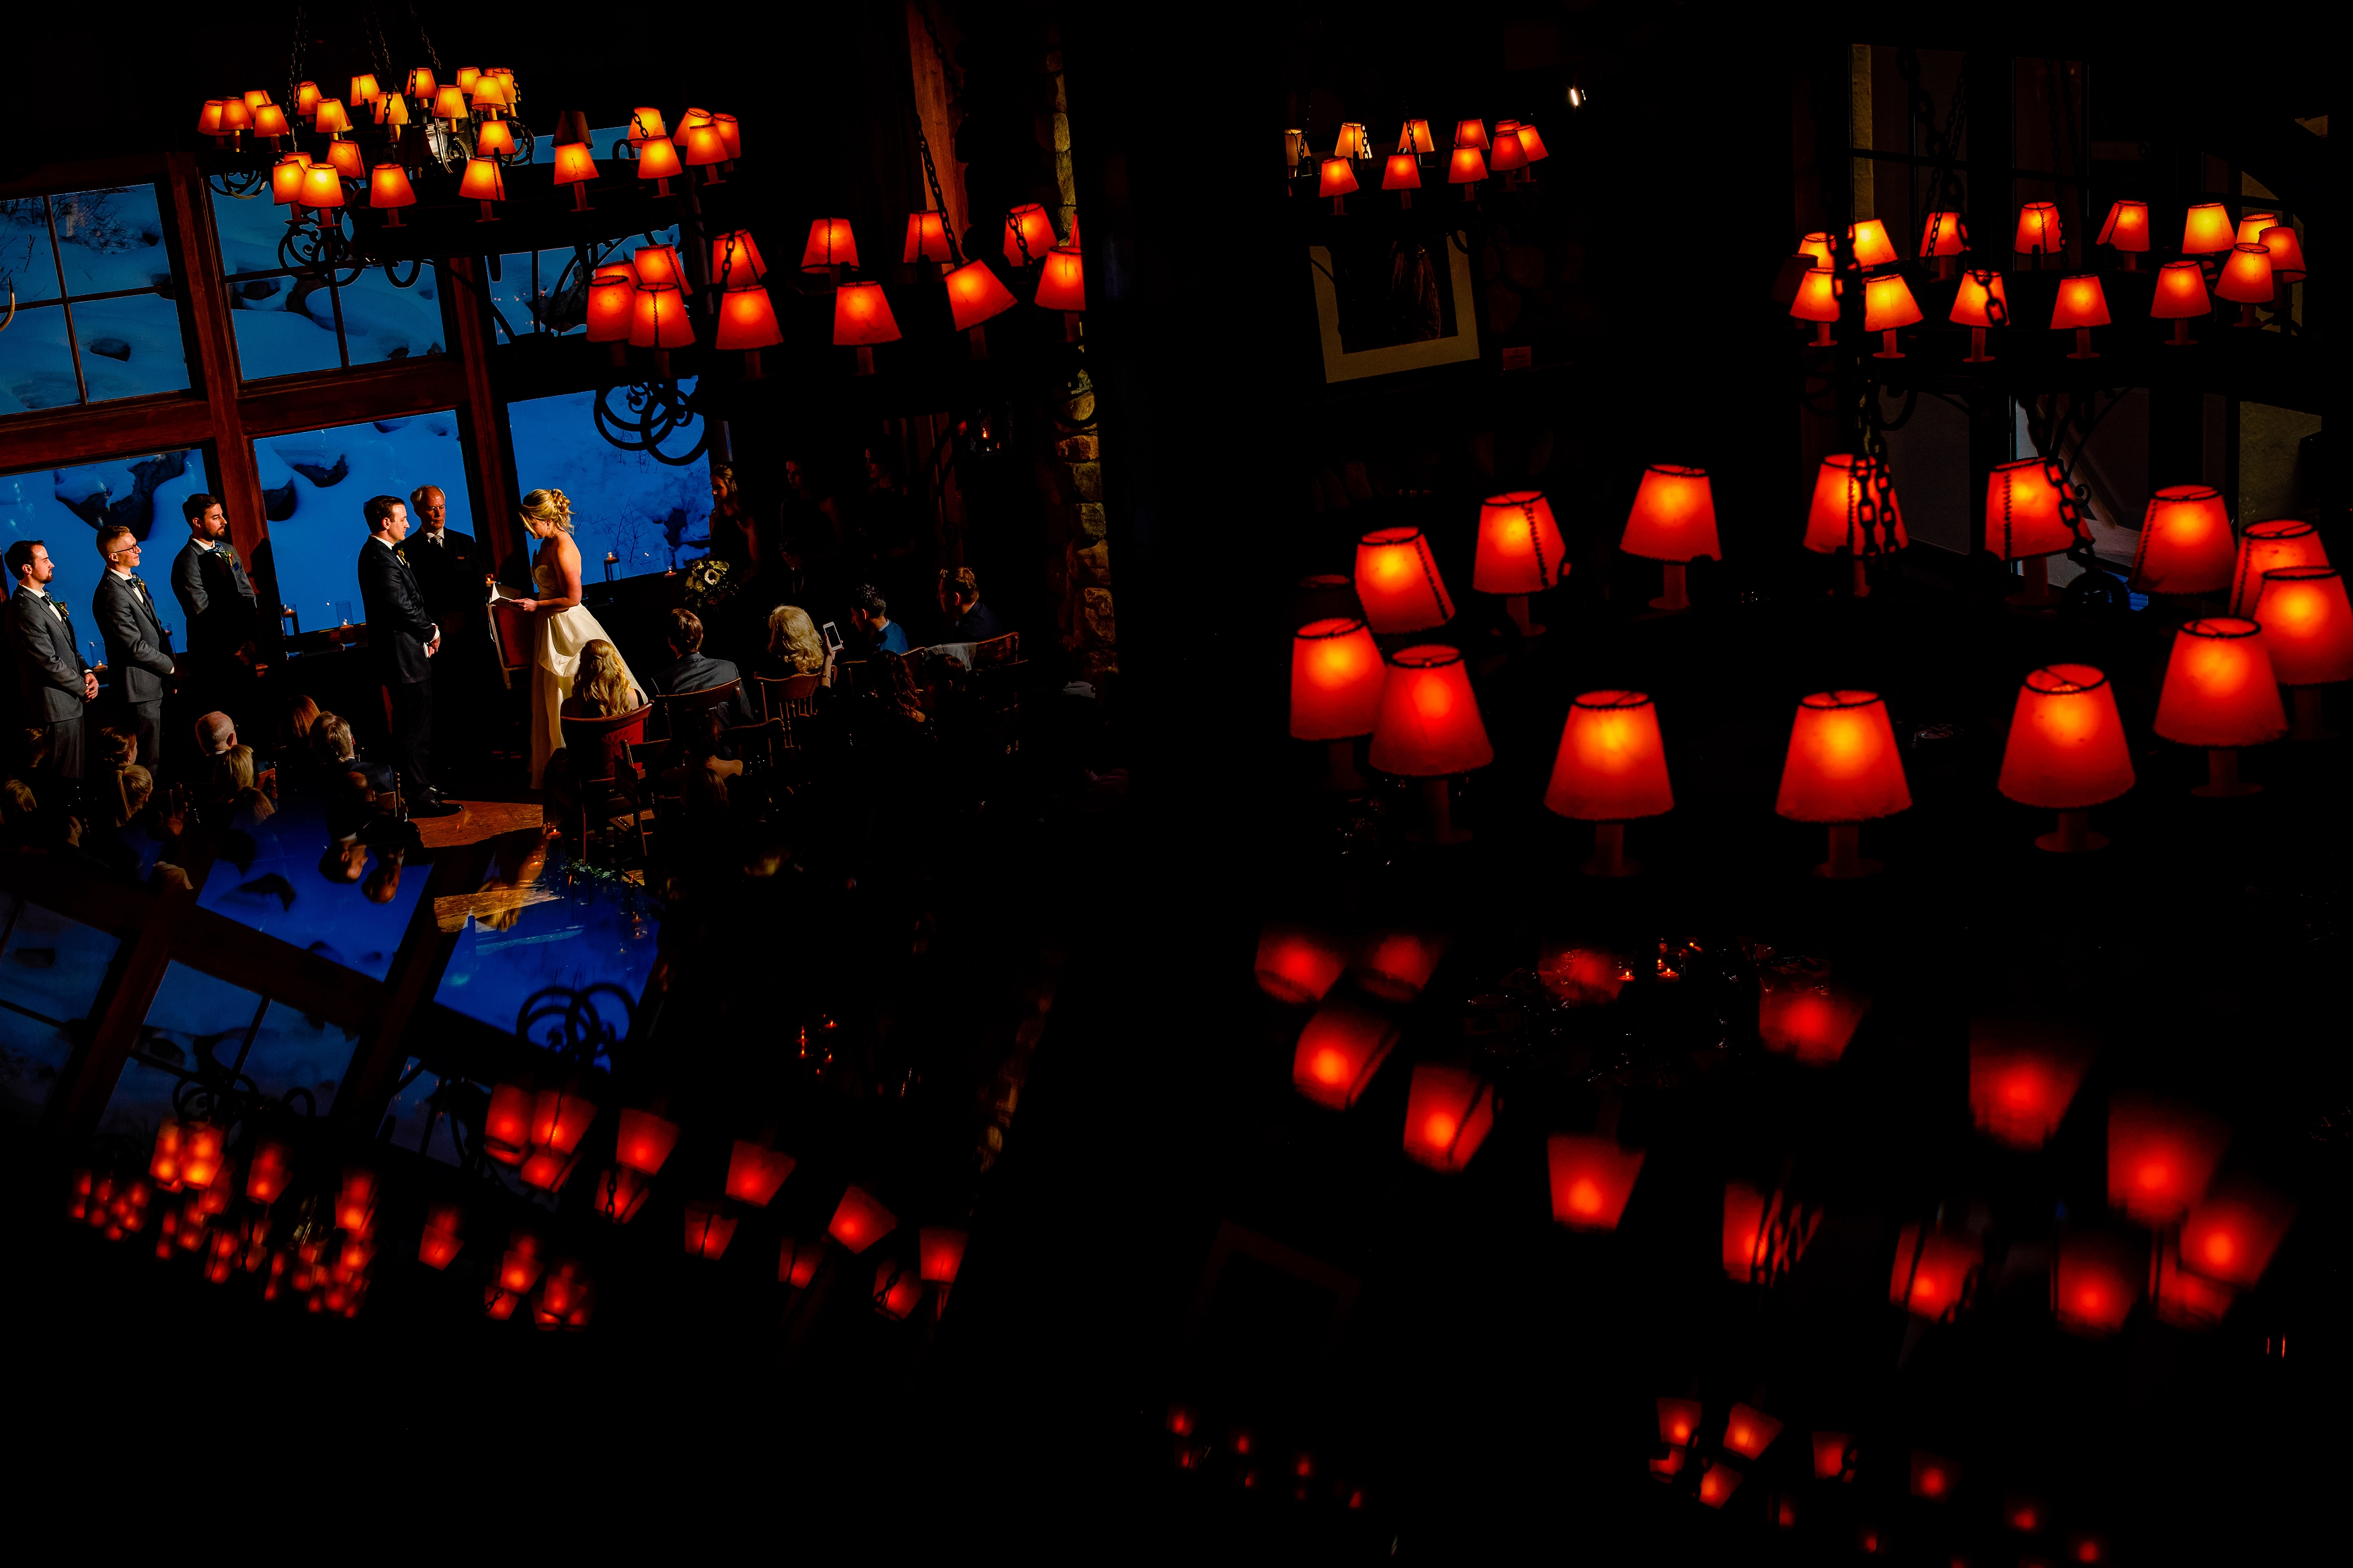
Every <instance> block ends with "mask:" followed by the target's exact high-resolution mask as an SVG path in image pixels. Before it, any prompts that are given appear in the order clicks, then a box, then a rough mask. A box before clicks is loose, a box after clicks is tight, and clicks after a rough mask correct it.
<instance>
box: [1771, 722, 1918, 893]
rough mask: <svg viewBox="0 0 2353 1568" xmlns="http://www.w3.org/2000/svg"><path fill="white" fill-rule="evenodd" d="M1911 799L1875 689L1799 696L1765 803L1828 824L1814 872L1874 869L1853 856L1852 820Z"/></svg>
mask: <svg viewBox="0 0 2353 1568" xmlns="http://www.w3.org/2000/svg"><path fill="white" fill-rule="evenodd" d="M1911 806H1912V792H1911V790H1910V789H1909V788H1908V787H1907V786H1906V785H1905V781H1904V759H1903V757H1902V755H1901V754H1900V753H1899V752H1897V751H1896V749H1895V729H1894V725H1892V724H1890V723H1889V722H1888V720H1887V704H1886V703H1885V702H1883V701H1882V700H1880V698H1879V694H1878V693H1877V692H1873V691H1817V692H1815V693H1814V694H1813V695H1811V696H1810V697H1807V698H1805V699H1803V700H1800V701H1799V704H1798V716H1797V719H1796V720H1795V721H1793V722H1792V723H1791V724H1790V726H1789V752H1788V757H1787V759H1786V760H1785V761H1784V762H1783V763H1782V765H1781V791H1780V795H1779V796H1778V798H1777V799H1776V800H1775V802H1774V805H1773V809H1774V811H1775V812H1776V813H1778V815H1780V816H1786V817H1788V818H1789V819H1790V820H1791V821H1793V822H1819V823H1821V824H1824V825H1825V826H1828V827H1829V828H1830V858H1829V859H1828V860H1827V861H1825V862H1824V863H1823V864H1821V865H1820V866H1817V867H1815V868H1814V875H1815V876H1817V877H1828V878H1832V879H1839V880H1845V879H1849V878H1854V877H1868V876H1870V875H1872V874H1873V872H1875V871H1877V870H1878V869H1879V868H1880V867H1879V863H1878V862H1877V861H1875V860H1865V859H1863V858H1862V856H1861V853H1860V849H1861V844H1862V830H1861V826H1860V825H1861V824H1862V823H1865V822H1870V821H1873V820H1875V819H1877V818H1879V817H1883V816H1894V815H1895V813H1897V812H1899V811H1908V810H1910V809H1911Z"/></svg>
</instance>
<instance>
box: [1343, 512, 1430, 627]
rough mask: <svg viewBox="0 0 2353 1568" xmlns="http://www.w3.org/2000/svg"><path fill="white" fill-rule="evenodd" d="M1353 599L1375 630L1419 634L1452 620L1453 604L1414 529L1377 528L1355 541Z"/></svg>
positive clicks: (1424, 541) (1426, 546) (1425, 544)
mask: <svg viewBox="0 0 2353 1568" xmlns="http://www.w3.org/2000/svg"><path fill="white" fill-rule="evenodd" d="M1356 598H1357V602H1358V603H1360V604H1362V605H1364V606H1365V619H1366V621H1367V622H1369V623H1370V624H1371V626H1372V628H1373V630H1375V631H1377V632H1381V633H1384V634H1387V633H1391V632H1423V631H1428V630H1430V628H1431V627H1433V626H1444V625H1445V624H1446V623H1447V622H1449V621H1451V620H1452V619H1453V618H1454V601H1453V600H1452V599H1451V598H1449V597H1448V596H1447V593H1446V584H1445V581H1444V580H1443V579H1442V578H1440V576H1439V574H1438V561H1437V558H1436V557H1435V556H1433V555H1432V554H1431V553H1430V541H1429V540H1428V539H1426V538H1424V537H1423V536H1422V531H1421V530H1419V529H1418V528H1377V529H1375V530H1374V531H1372V532H1370V533H1367V534H1366V535H1365V536H1364V537H1363V538H1361V539H1359V540H1357V541H1356Z"/></svg>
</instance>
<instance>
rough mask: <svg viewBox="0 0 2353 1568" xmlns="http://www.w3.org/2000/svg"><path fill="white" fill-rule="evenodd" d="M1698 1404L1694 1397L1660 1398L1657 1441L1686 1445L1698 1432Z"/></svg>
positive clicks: (1676, 1445)
mask: <svg viewBox="0 0 2353 1568" xmlns="http://www.w3.org/2000/svg"><path fill="white" fill-rule="evenodd" d="M1699 1418H1700V1405H1699V1401H1698V1400H1696V1399H1662V1400H1660V1401H1659V1441H1660V1442H1662V1443H1669V1444H1672V1445H1673V1446H1674V1447H1679V1448H1680V1447H1688V1446H1689V1445H1690V1443H1691V1440H1692V1439H1693V1438H1694V1436H1697V1435H1698V1433H1699Z"/></svg>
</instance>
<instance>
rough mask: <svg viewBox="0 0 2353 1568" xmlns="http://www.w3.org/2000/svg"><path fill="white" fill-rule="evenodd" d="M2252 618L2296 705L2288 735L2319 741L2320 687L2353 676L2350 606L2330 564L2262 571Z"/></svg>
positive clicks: (2352, 606)
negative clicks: (2261, 628) (2259, 588)
mask: <svg viewBox="0 0 2353 1568" xmlns="http://www.w3.org/2000/svg"><path fill="white" fill-rule="evenodd" d="M2255 621H2256V623H2257V624H2258V625H2260V626H2262V627H2263V647H2264V648H2265V650H2266V651H2268V652H2269V653H2270V655H2271V658H2272V673H2273V674H2274V675H2275V676H2277V677H2278V678H2279V682H2280V684H2281V685H2282V686H2284V687H2286V688H2287V689H2288V690H2289V692H2290V694H2291V698H2292V700H2293V702H2294V704H2295V721H2294V723H2293V724H2292V726H2291V727H2290V729H2289V731H2288V734H2289V738H2290V739H2292V740H2297V741H2317V740H2319V739H2320V738H2321V729H2320V689H2321V688H2322V687H2324V686H2336V685H2338V684H2340V683H2341V682H2344V681H2348V680H2353V604H2348V602H2347V600H2346V595H2345V579H2344V578H2343V577H2342V576H2341V575H2339V574H2338V573H2337V568H2336V567H2334V566H2282V567H2279V568H2277V569H2275V570H2274V571H2270V572H2266V573H2264V574H2263V592H2262V594H2261V595H2260V596H2258V597H2257V599H2256V600H2255Z"/></svg>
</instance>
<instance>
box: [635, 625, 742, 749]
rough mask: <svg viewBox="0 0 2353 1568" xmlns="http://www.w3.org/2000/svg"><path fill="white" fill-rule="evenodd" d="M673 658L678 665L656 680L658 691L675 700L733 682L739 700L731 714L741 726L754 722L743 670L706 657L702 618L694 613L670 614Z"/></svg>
mask: <svg viewBox="0 0 2353 1568" xmlns="http://www.w3.org/2000/svg"><path fill="white" fill-rule="evenodd" d="M670 658H671V659H672V660H673V661H674V662H672V663H671V665H670V668H668V669H665V670H663V671H661V672H660V673H659V674H658V675H656V676H655V677H654V689H655V690H656V691H658V692H659V693H660V694H661V695H663V696H665V697H671V696H676V695H678V694H679V693H681V692H685V691H708V690H710V689H712V687H714V686H724V685H726V684H727V683H728V682H729V681H731V680H733V681H735V682H737V683H738V684H737V686H736V688H735V700H734V702H733V704H732V705H731V706H730V708H729V710H728V711H729V712H730V713H731V714H732V715H733V720H734V722H736V723H738V724H748V723H750V722H752V704H751V701H750V700H749V699H748V698H747V696H746V694H745V693H744V688H743V685H742V684H741V683H742V681H743V679H744V675H743V671H741V670H739V669H737V668H735V667H734V665H733V664H731V663H729V662H728V661H727V660H726V659H723V658H704V657H703V655H702V617H701V616H697V615H696V614H695V613H694V612H693V611H692V610H672V611H671V612H670Z"/></svg>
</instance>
